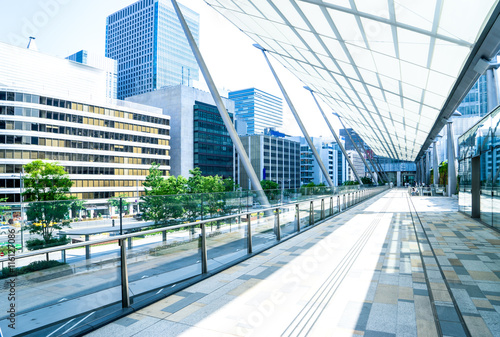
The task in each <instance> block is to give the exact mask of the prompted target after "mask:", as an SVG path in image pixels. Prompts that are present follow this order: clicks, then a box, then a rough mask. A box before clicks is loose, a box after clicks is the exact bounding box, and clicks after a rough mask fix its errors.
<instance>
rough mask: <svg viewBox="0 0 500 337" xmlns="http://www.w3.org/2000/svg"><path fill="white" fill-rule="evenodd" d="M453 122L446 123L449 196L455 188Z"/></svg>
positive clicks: (454, 191) (453, 192)
mask: <svg viewBox="0 0 500 337" xmlns="http://www.w3.org/2000/svg"><path fill="white" fill-rule="evenodd" d="M452 123H453V122H448V123H447V125H446V126H447V134H446V143H447V151H446V152H447V153H448V196H449V197H451V195H452V194H455V193H456V190H457V171H456V169H455V167H456V165H455V144H454V143H455V142H454V141H453V129H452V125H451V124H452Z"/></svg>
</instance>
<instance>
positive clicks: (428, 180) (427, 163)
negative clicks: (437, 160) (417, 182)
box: [425, 151, 431, 185]
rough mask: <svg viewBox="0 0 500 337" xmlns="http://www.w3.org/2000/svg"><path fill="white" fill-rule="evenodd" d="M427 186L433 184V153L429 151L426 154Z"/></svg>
mask: <svg viewBox="0 0 500 337" xmlns="http://www.w3.org/2000/svg"><path fill="white" fill-rule="evenodd" d="M425 159H426V162H425V184H426V185H430V184H431V152H430V151H427V152H426V153H425Z"/></svg>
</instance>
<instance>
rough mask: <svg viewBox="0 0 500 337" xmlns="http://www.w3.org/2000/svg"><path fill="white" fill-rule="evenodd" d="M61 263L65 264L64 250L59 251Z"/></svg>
mask: <svg viewBox="0 0 500 337" xmlns="http://www.w3.org/2000/svg"><path fill="white" fill-rule="evenodd" d="M61 260H62V263H66V249H63V250H61Z"/></svg>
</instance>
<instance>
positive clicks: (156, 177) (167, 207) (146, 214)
mask: <svg viewBox="0 0 500 337" xmlns="http://www.w3.org/2000/svg"><path fill="white" fill-rule="evenodd" d="M159 167H160V165H158V164H153V165H152V166H151V168H150V169H149V174H148V176H147V177H146V181H145V182H144V183H143V186H144V190H145V193H146V196H144V197H141V199H142V201H143V202H142V205H141V207H142V209H143V218H144V219H146V220H153V221H154V222H155V224H158V225H165V224H168V223H169V221H171V220H172V219H176V218H180V217H182V215H183V213H184V208H183V205H182V202H181V197H180V196H179V194H182V193H185V191H186V184H187V180H186V179H185V178H184V177H182V176H179V177H177V178H176V177H172V176H170V177H168V178H166V179H164V177H163V176H162V173H161V171H160V169H159Z"/></svg>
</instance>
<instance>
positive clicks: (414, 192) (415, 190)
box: [408, 185, 447, 197]
mask: <svg viewBox="0 0 500 337" xmlns="http://www.w3.org/2000/svg"><path fill="white" fill-rule="evenodd" d="M446 188H447V186H443V185H430V186H416V187H411V186H409V187H408V195H410V196H412V197H417V196H419V197H425V196H428V197H436V196H441V197H446V196H447V194H446Z"/></svg>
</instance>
